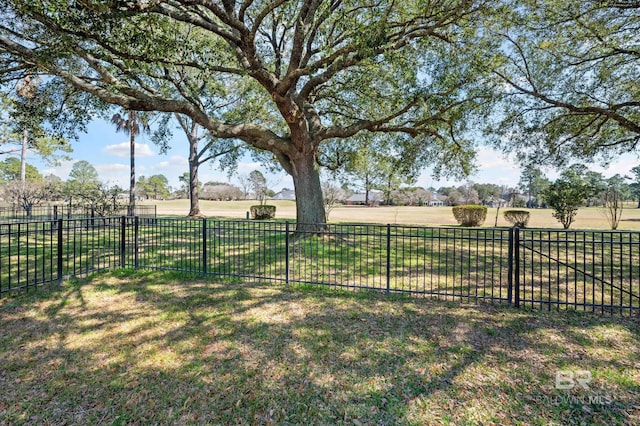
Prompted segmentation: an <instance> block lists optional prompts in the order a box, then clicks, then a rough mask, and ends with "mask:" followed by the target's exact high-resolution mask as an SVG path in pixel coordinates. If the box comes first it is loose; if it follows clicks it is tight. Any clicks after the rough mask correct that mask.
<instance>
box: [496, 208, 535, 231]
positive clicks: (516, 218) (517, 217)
mask: <svg viewBox="0 0 640 426" xmlns="http://www.w3.org/2000/svg"><path fill="white" fill-rule="evenodd" d="M503 214H504V218H505V219H506V220H507V222H509V223H510V224H512V225H513V226H517V227H518V228H526V227H527V224H528V223H529V217H531V213H529V212H528V211H526V210H505V211H504V213H503Z"/></svg>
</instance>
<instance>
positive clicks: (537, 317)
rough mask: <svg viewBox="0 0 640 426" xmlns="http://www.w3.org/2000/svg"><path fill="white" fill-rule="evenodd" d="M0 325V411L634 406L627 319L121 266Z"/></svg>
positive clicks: (505, 411) (611, 416) (589, 420)
mask: <svg viewBox="0 0 640 426" xmlns="http://www.w3.org/2000/svg"><path fill="white" fill-rule="evenodd" d="M0 324H2V333H1V335H0V363H1V368H0V386H2V389H3V391H2V393H1V394H0V423H3V424H5V423H6V424H47V423H48V424H69V425H73V424H78V425H80V424H82V425H84V424H347V425H360V424H414V425H422V424H438V425H439V424H458V425H460V424H480V423H481V424H523V425H525V424H526V425H529V424H541V425H542V424H603V425H605V424H606V425H610V424H628V425H631V424H638V422H640V404H638V401H640V385H639V384H640V365H639V364H638V357H637V354H638V353H640V327H639V325H640V323H639V322H638V319H637V318H635V319H629V318H612V317H598V316H593V315H584V314H579V313H571V312H553V313H545V312H534V311H527V310H514V309H508V308H501V307H495V306H491V305H479V306H466V305H460V304H451V303H436V302H426V301H423V300H414V299H408V298H403V297H381V296H378V295H375V294H371V293H366V292H357V293H352V292H344V291H326V290H324V289H322V288H317V287H309V286H294V287H284V286H278V287H274V286H263V285H255V284H254V285H248V284H231V283H220V282H211V281H202V280H198V279H196V278H193V277H189V276H185V275H181V274H160V273H151V272H147V273H142V272H132V271H130V270H124V271H120V272H113V273H109V274H103V275H96V276H93V277H91V278H88V279H86V280H83V281H79V282H75V283H66V284H65V285H64V286H63V287H62V288H61V289H60V290H59V291H54V292H34V293H27V294H21V295H18V296H13V297H9V298H3V299H0ZM560 369H561V370H585V371H588V372H590V373H591V375H592V376H593V381H592V382H591V383H590V384H589V386H590V389H589V390H579V389H573V390H561V389H556V388H555V375H556V371H557V370H560ZM590 398H591V400H590Z"/></svg>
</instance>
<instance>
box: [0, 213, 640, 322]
mask: <svg viewBox="0 0 640 426" xmlns="http://www.w3.org/2000/svg"><path fill="white" fill-rule="evenodd" d="M299 229H300V230H296V229H294V227H293V226H292V224H290V223H288V222H258V221H228V220H227V221H223V220H206V219H204V220H189V219H169V218H149V217H128V216H122V217H104V218H84V219H58V220H56V221H40V222H23V223H7V224H0V294H4V293H8V292H12V291H16V290H24V289H29V288H31V287H37V286H40V285H43V284H51V283H59V282H61V281H62V280H63V279H64V278H65V277H76V276H83V275H86V274H89V273H92V272H95V271H99V270H107V269H113V268H119V267H132V268H145V269H157V270H175V271H184V272H190V273H199V274H206V275H215V276H219V277H228V278H239V279H253V280H260V281H277V282H283V283H306V284H320V285H326V286H331V287H336V288H351V289H369V290H376V291H381V292H385V293H405V294H412V295H422V296H428V297H437V298H443V299H450V300H462V301H472V302H474V301H481V300H485V301H491V302H495V303H506V304H509V305H513V306H515V307H520V306H526V307H535V308H543V309H580V310H588V311H594V312H595V311H597V312H600V313H616V314H625V315H637V314H638V313H639V312H640V233H634V232H615V231H563V230H562V231H561V230H529V229H517V228H516V229H493V228H472V229H468V228H431V227H417V226H396V225H386V226H384V225H365V224H363V225H334V224H327V225H322V226H321V227H318V226H301V227H299ZM318 229H320V231H318Z"/></svg>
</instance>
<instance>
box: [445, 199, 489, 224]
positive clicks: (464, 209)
mask: <svg viewBox="0 0 640 426" xmlns="http://www.w3.org/2000/svg"><path fill="white" fill-rule="evenodd" d="M453 216H454V217H455V218H456V220H457V221H458V223H459V224H460V225H461V226H480V225H482V224H483V223H484V220H485V219H486V218H487V208H486V207H485V206H476V205H473V204H470V205H466V206H455V207H453Z"/></svg>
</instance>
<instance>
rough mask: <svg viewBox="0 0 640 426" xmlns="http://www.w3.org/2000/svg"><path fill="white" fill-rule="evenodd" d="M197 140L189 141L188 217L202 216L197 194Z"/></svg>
mask: <svg viewBox="0 0 640 426" xmlns="http://www.w3.org/2000/svg"><path fill="white" fill-rule="evenodd" d="M198 160H199V159H198V142H197V140H196V142H195V143H193V142H192V141H189V217H204V215H203V214H202V212H201V211H200V198H199V194H198V166H199V165H200V164H199V163H198Z"/></svg>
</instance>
